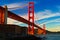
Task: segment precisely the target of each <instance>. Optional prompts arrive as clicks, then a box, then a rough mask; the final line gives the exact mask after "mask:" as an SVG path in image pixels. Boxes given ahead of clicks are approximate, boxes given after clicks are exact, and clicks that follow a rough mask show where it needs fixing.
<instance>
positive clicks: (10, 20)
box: [7, 18, 23, 25]
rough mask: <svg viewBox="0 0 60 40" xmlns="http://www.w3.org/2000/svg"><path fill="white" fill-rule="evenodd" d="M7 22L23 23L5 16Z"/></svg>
mask: <svg viewBox="0 0 60 40" xmlns="http://www.w3.org/2000/svg"><path fill="white" fill-rule="evenodd" d="M7 24H15V25H19V24H23V23H22V22H19V21H17V20H14V19H11V18H7Z"/></svg>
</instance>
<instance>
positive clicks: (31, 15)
mask: <svg viewBox="0 0 60 40" xmlns="http://www.w3.org/2000/svg"><path fill="white" fill-rule="evenodd" d="M28 21H30V22H32V23H34V2H29V6H28ZM29 24H30V23H28V34H30V35H34V24H32V25H29Z"/></svg>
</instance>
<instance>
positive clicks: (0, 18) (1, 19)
mask: <svg viewBox="0 0 60 40" xmlns="http://www.w3.org/2000/svg"><path fill="white" fill-rule="evenodd" d="M16 8H18V7H16ZM8 9H13V8H7V6H5V7H2V6H0V24H7V17H9V18H12V19H14V20H17V21H20V22H23V23H26V24H28V30H27V32H28V34H29V35H34V27H36V28H38V34H41V33H43V34H44V35H45V34H46V30H45V28H46V27H45V24H44V25H43V28H41V27H40V26H38V25H37V24H35V23H34V2H29V3H28V20H26V19H24V18H23V17H21V16H18V15H16V14H14V13H13V12H11V11H8ZM31 15H32V16H31Z"/></svg>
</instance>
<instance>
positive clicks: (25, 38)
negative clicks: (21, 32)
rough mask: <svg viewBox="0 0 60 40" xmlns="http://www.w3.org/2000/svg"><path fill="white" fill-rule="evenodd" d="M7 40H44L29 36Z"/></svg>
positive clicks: (8, 39)
mask: <svg viewBox="0 0 60 40" xmlns="http://www.w3.org/2000/svg"><path fill="white" fill-rule="evenodd" d="M6 40H42V38H40V37H36V36H33V35H27V36H23V37H14V38H7V39H6Z"/></svg>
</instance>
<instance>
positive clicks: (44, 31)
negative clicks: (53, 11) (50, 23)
mask: <svg viewBox="0 0 60 40" xmlns="http://www.w3.org/2000/svg"><path fill="white" fill-rule="evenodd" d="M43 34H44V35H46V26H45V24H43Z"/></svg>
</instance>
